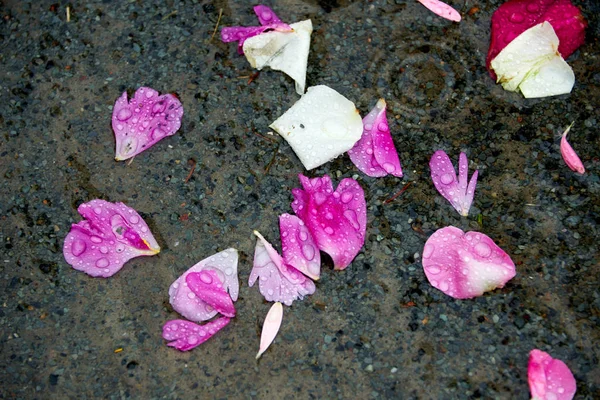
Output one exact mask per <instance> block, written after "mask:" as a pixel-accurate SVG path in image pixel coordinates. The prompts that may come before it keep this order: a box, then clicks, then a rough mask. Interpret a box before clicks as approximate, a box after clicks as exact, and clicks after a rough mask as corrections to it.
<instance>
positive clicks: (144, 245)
mask: <svg viewBox="0 0 600 400" xmlns="http://www.w3.org/2000/svg"><path fill="white" fill-rule="evenodd" d="M77 211H78V212H79V214H81V216H82V217H83V218H85V219H84V220H83V221H80V222H78V223H77V224H73V225H72V226H71V231H70V232H69V233H68V235H67V237H66V238H65V243H64V245H63V255H64V257H65V260H66V261H67V262H68V263H69V264H70V265H71V266H72V267H73V268H75V269H76V270H79V271H83V272H85V273H86V274H88V275H91V276H96V277H104V278H107V277H109V276H112V275H114V274H115V273H117V271H119V270H120V269H121V268H122V267H123V265H124V264H125V263H126V262H127V261H129V260H131V259H132V258H134V257H139V256H151V255H154V254H157V253H158V252H159V251H160V247H159V246H158V243H156V239H154V236H152V233H151V232H150V229H149V228H148V225H146V222H144V220H143V219H142V217H140V215H139V214H138V213H137V212H136V211H135V210H134V209H133V208H131V207H127V206H126V205H125V204H123V203H109V202H108V201H104V200H99V199H96V200H92V201H90V202H88V203H84V204H81V205H80V206H79V208H78V209H77Z"/></svg>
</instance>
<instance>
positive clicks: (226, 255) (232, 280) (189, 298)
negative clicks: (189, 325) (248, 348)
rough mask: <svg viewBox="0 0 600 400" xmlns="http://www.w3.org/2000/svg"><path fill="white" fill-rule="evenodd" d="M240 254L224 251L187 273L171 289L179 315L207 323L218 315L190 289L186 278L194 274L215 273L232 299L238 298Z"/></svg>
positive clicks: (173, 302) (201, 262) (171, 295)
mask: <svg viewBox="0 0 600 400" xmlns="http://www.w3.org/2000/svg"><path fill="white" fill-rule="evenodd" d="M237 267H238V253H237V250H235V249H227V250H223V251H221V252H219V253H217V254H213V255H212V256H210V257H208V258H205V259H204V260H202V261H200V262H199V263H197V264H195V265H194V266H193V267H191V268H190V269H188V270H187V271H185V272H184V273H183V274H182V275H181V276H180V277H179V278H177V279H176V280H175V282H173V283H172V284H171V286H170V287H169V302H170V303H171V305H172V306H173V309H174V310H175V311H177V312H178V313H179V314H181V315H183V316H184V317H186V318H187V319H190V320H192V321H197V322H200V321H206V320H209V319H211V318H212V317H214V316H215V315H216V314H217V310H215V309H214V307H213V306H211V305H209V304H206V303H205V302H204V301H202V300H200V298H198V296H196V295H195V294H194V292H192V290H191V289H190V288H189V286H188V284H187V282H186V278H187V276H188V275H189V274H190V273H192V272H202V271H213V272H214V273H215V274H216V275H217V276H218V278H219V281H220V282H221V283H222V284H223V287H224V288H225V290H227V291H228V292H229V295H230V296H231V299H232V300H233V301H236V300H237V298H238V293H239V288H240V284H239V282H238V271H237Z"/></svg>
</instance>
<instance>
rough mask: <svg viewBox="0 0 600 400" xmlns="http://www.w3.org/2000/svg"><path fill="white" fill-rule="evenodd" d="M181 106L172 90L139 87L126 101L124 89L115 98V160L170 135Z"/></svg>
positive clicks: (139, 151) (177, 126)
mask: <svg viewBox="0 0 600 400" xmlns="http://www.w3.org/2000/svg"><path fill="white" fill-rule="evenodd" d="M182 117H183V106H182V105H181V102H180V101H179V100H178V99H177V97H175V96H173V95H172V94H163V95H162V96H159V95H158V92H157V91H156V90H154V89H151V88H149V87H141V88H139V89H138V90H137V91H136V92H135V95H134V96H133V99H131V100H130V101H127V92H124V93H123V94H122V95H121V97H119V98H118V99H117V101H116V102H115V106H114V108H113V114H112V128H113V131H114V132H115V139H116V142H117V146H116V154H115V160H117V161H123V160H127V159H128V158H131V157H133V156H135V155H137V154H139V153H141V152H142V151H144V150H146V149H148V148H150V147H152V146H154V145H155V144H156V143H157V142H158V141H160V140H161V139H163V138H165V137H167V136H171V135H174V134H175V132H177V131H178V130H179V128H180V127H181V118H182Z"/></svg>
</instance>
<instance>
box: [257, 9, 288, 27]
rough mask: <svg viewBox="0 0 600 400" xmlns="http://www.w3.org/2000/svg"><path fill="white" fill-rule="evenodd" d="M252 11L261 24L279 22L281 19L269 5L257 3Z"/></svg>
mask: <svg viewBox="0 0 600 400" xmlns="http://www.w3.org/2000/svg"><path fill="white" fill-rule="evenodd" d="M254 13H255V14H256V16H257V17H258V22H260V24H261V25H269V24H281V23H282V21H281V20H280V19H279V17H278V16H277V15H276V14H275V12H273V10H271V9H270V8H269V7H267V6H264V5H262V4H259V5H257V6H254Z"/></svg>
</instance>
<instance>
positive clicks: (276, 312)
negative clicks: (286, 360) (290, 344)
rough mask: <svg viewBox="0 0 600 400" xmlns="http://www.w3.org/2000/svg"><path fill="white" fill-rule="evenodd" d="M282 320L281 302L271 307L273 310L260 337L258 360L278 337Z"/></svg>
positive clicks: (268, 314) (270, 311)
mask: <svg viewBox="0 0 600 400" xmlns="http://www.w3.org/2000/svg"><path fill="white" fill-rule="evenodd" d="M282 320H283V306H282V305H281V303H280V302H277V303H275V304H273V305H272V306H271V309H270V310H269V312H268V313H267V317H266V318H265V323H264V324H263V328H262V333H261V335H260V349H259V350H258V354H256V359H257V360H258V359H259V357H260V356H261V355H262V354H263V353H264V352H265V351H267V349H268V348H269V346H270V345H271V343H273V340H275V336H277V332H279V327H280V326H281V321H282Z"/></svg>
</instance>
